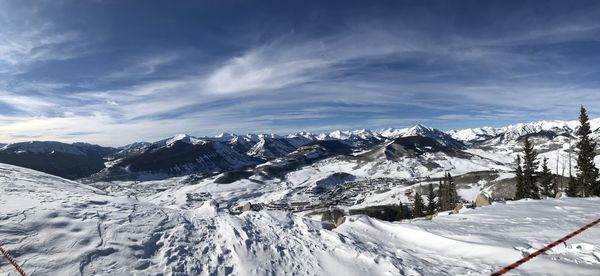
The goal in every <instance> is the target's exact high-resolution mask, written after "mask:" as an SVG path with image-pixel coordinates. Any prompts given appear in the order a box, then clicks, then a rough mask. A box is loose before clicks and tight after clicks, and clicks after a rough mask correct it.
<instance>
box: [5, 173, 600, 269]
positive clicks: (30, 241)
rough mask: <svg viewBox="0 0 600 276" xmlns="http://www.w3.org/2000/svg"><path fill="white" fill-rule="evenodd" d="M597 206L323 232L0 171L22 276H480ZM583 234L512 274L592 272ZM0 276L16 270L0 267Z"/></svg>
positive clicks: (565, 205)
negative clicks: (158, 203)
mask: <svg viewBox="0 0 600 276" xmlns="http://www.w3.org/2000/svg"><path fill="white" fill-rule="evenodd" d="M599 204H600V199H598V198H591V199H568V198H567V199H560V200H539V201H517V202H509V203H508V204H496V205H492V206H488V207H484V208H480V209H476V210H464V212H463V213H461V214H458V215H452V216H439V217H436V218H434V219H433V220H432V221H426V220H415V221H412V222H409V221H406V222H401V223H390V222H384V221H379V220H376V219H372V218H369V217H365V216H351V217H349V218H348V219H347V222H346V223H344V224H342V225H341V226H340V227H338V228H336V229H335V230H333V231H330V230H326V229H323V227H322V226H321V224H320V223H319V222H317V221H313V220H310V219H307V218H303V217H300V216H298V215H295V214H291V213H288V212H281V211H260V212H246V213H243V214H241V215H232V214H228V213H224V212H222V211H219V210H217V207H216V205H215V202H214V201H210V200H209V201H206V202H204V204H202V205H200V206H193V207H185V206H178V205H174V206H170V207H169V208H167V207H166V206H158V205H156V204H152V203H148V202H143V201H138V200H136V199H134V198H128V197H126V196H123V197H114V196H108V195H106V194H104V193H103V192H102V191H100V190H97V189H94V188H91V187H89V186H86V185H82V184H79V183H76V182H72V181H68V180H64V179H61V178H58V177H54V176H50V175H46V174H43V173H39V172H35V171H32V170H27V169H23V168H19V167H15V166H10V165H4V164H0V206H1V207H0V238H1V239H2V240H1V241H0V242H1V243H2V244H3V245H4V247H5V248H6V249H7V250H9V251H10V252H11V253H12V254H13V255H14V257H15V258H16V259H18V260H19V262H20V264H21V265H22V266H23V268H24V269H25V270H26V271H27V272H28V273H29V274H30V275H132V274H133V275H466V274H470V275H486V274H487V275H489V274H490V273H493V272H494V271H495V270H496V269H497V268H499V267H502V266H503V265H506V264H507V263H510V262H512V261H514V260H516V259H519V258H521V257H523V256H524V255H526V254H529V253H531V252H533V251H535V249H536V248H540V247H541V246H543V245H544V244H547V243H549V242H551V241H553V240H554V239H555V238H556V237H559V236H561V235H564V233H567V232H570V231H572V229H574V228H577V227H578V226H579V225H582V224H585V223H587V222H589V221H590V220H593V219H595V218H594V217H595V216H597V215H598V211H597V210H598V206H599ZM598 244H600V231H598V229H590V230H588V231H586V232H584V233H581V234H580V235H578V236H576V237H574V238H573V239H571V240H570V241H569V242H568V243H567V244H566V246H565V245H559V246H557V247H555V248H553V249H552V250H550V251H548V252H547V254H545V255H540V256H539V257H538V258H536V259H535V260H534V261H531V262H529V263H527V265H523V266H521V267H519V268H518V269H515V270H514V273H515V274H518V275H564V274H565V273H568V274H569V275H598V274H600V249H599V248H598V246H597V245H598ZM0 275H15V270H14V268H13V267H12V266H10V265H5V263H0Z"/></svg>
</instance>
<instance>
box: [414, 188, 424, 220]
mask: <svg viewBox="0 0 600 276" xmlns="http://www.w3.org/2000/svg"><path fill="white" fill-rule="evenodd" d="M414 204H415V206H414V208H413V217H415V218H418V217H422V216H424V214H423V211H424V210H425V205H424V204H423V198H421V195H420V194H419V192H416V193H415V200H414Z"/></svg>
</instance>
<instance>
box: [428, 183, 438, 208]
mask: <svg viewBox="0 0 600 276" xmlns="http://www.w3.org/2000/svg"><path fill="white" fill-rule="evenodd" d="M436 207H437V206H436V204H435V192H434V191H433V184H431V183H429V193H428V194H427V214H428V215H430V216H431V215H433V214H434V213H435V208H436Z"/></svg>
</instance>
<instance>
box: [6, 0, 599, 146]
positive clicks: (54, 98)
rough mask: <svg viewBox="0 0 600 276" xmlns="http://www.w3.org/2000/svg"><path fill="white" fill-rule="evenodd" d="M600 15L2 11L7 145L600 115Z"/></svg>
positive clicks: (578, 10) (428, 9) (23, 7)
mask: <svg viewBox="0 0 600 276" xmlns="http://www.w3.org/2000/svg"><path fill="white" fill-rule="evenodd" d="M599 17H600V3H599V2H598V1H576V2H566V1H543V2H541V1H177V2H173V1H147V2H144V3H139V2H136V1H69V0H67V1H59V2H54V1H53V2H44V1H11V2H8V1H6V2H1V3H0V24H2V26H3V28H2V29H0V125H1V126H2V127H3V131H2V134H0V141H2V142H11V141H21V140H24V139H25V137H28V136H27V135H36V136H39V137H44V138H45V139H47V140H52V139H56V140H64V141H71V140H73V141H90V142H96V143H101V144H107V145H120V144H125V143H129V142H133V141H136V140H151V139H160V138H163V137H165V136H169V135H173V134H176V133H182V132H183V133H190V134H193V135H199V136H201V135H214V134H217V133H219V132H223V131H227V132H240V133H246V132H262V131H269V132H277V133H282V134H284V133H287V132H296V131H303V130H311V131H329V130H333V129H337V128H341V129H358V128H382V127H408V126H411V125H412V124H416V123H424V124H428V125H431V126H434V127H437V128H441V129H451V128H454V129H455V128H463V127H476V126H484V125H491V126H502V125H506V124H511V123H518V122H527V121H532V120H542V119H575V118H576V116H577V112H578V107H579V105H580V104H585V105H586V106H587V107H588V108H589V112H590V114H591V115H592V116H598V114H600V113H599V112H598V111H597V110H600V91H599V89H600V80H599V79H598V77H597V76H598V75H600V67H598V66H597V64H598V62H600V55H598V53H599V50H600V23H598V20H597V18H599ZM24 132H27V133H24ZM24 135H25V136H24ZM25 140H26V139H25Z"/></svg>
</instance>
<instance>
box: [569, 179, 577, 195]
mask: <svg viewBox="0 0 600 276" xmlns="http://www.w3.org/2000/svg"><path fill="white" fill-rule="evenodd" d="M567 195H568V196H570V197H576V196H577V180H576V179H575V177H573V176H572V175H570V176H569V183H568V187H567Z"/></svg>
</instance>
